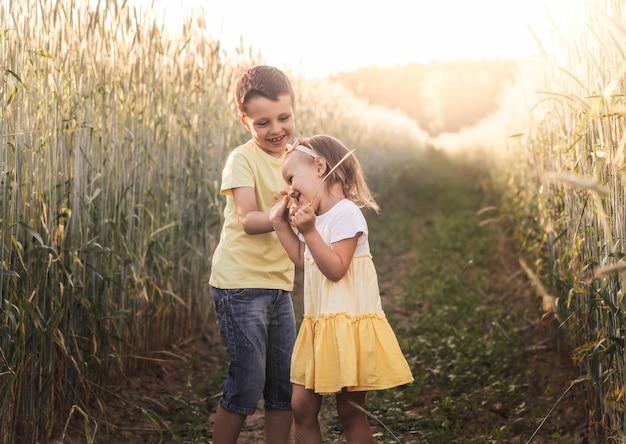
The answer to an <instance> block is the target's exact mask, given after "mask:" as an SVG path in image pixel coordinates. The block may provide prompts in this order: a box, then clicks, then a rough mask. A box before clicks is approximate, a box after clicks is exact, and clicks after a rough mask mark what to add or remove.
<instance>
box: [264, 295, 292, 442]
mask: <svg viewBox="0 0 626 444" xmlns="http://www.w3.org/2000/svg"><path fill="white" fill-rule="evenodd" d="M295 340H296V319H295V315H294V312H293V303H292V301H291V294H290V293H289V292H286V291H281V290H275V293H274V301H273V304H272V313H271V316H270V328H269V332H268V344H267V368H266V372H267V378H266V383H265V388H264V391H263V396H264V398H265V438H266V442H268V443H276V444H282V443H284V444H287V443H288V442H289V436H290V434H291V427H292V424H293V415H292V412H291V380H290V379H291V378H290V374H291V372H290V369H291V353H292V351H293V345H294V342H295Z"/></svg>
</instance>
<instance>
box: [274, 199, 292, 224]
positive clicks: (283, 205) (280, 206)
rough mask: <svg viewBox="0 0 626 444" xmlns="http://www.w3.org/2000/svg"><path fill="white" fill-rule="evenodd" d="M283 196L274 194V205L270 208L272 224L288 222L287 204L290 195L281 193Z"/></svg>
mask: <svg viewBox="0 0 626 444" xmlns="http://www.w3.org/2000/svg"><path fill="white" fill-rule="evenodd" d="M281 194H282V196H279V195H274V205H273V206H272V208H270V212H269V214H270V216H269V217H270V222H271V223H272V226H274V227H275V226H276V225H280V224H282V223H287V222H288V220H289V211H288V210H287V205H288V204H289V199H290V198H289V195H287V193H281Z"/></svg>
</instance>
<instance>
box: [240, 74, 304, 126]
mask: <svg viewBox="0 0 626 444" xmlns="http://www.w3.org/2000/svg"><path fill="white" fill-rule="evenodd" d="M283 94H289V97H291V103H292V105H293V107H294V108H295V105H296V95H295V93H294V91H293V87H292V86H291V81H290V80H289V77H287V76H286V75H285V73H284V72H282V71H281V70H280V69H278V68H275V67H273V66H267V65H258V66H255V67H253V68H250V69H248V70H246V71H244V72H243V73H242V74H241V75H240V76H239V78H238V79H237V85H236V87H235V98H236V101H237V110H238V111H239V115H241V116H244V115H245V114H246V104H247V103H248V101H249V100H250V99H252V98H254V97H258V96H261V97H265V98H267V99H270V100H278V97H279V96H282V95H283Z"/></svg>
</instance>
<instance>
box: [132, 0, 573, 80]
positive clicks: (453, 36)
mask: <svg viewBox="0 0 626 444" xmlns="http://www.w3.org/2000/svg"><path fill="white" fill-rule="evenodd" d="M134 1H135V2H141V3H143V2H142V1H141V0H134ZM583 1H585V0H414V1H412V0H375V1H372V0H360V1H356V0H316V1H309V2H302V1H298V0H289V1H288V0H261V1H260V0H234V1H230V0H219V1H216V0H154V3H155V10H156V11H163V10H165V12H166V13H165V16H166V17H167V20H166V25H167V26H168V27H169V28H171V29H174V30H176V29H181V27H182V22H183V18H184V17H185V16H186V15H188V14H189V13H191V12H192V11H196V13H197V9H198V8H203V10H204V16H205V20H206V23H207V29H208V31H209V33H210V34H211V35H212V36H213V37H215V38H218V39H219V40H220V41H221V43H222V45H223V47H225V48H227V49H230V48H234V47H236V46H237V45H238V44H239V42H240V40H242V41H243V44H244V47H245V48H248V47H252V48H253V49H254V50H255V51H260V52H261V54H262V55H263V57H264V58H265V60H266V62H267V63H268V64H272V65H275V66H277V67H280V68H283V69H285V68H288V69H290V70H293V71H294V72H302V73H304V74H306V75H307V76H311V77H314V76H324V75H327V74H332V73H334V72H338V71H350V70H353V69H356V68H358V67H362V66H371V65H379V66H391V65H396V64H401V63H407V62H424V63H427V62H429V61H432V60H441V61H448V60H460V59H480V58H494V57H517V56H525V55H528V54H530V53H532V52H534V51H536V44H535V42H534V40H533V38H532V36H531V33H530V31H529V26H530V27H531V28H532V29H533V30H534V31H535V32H536V33H538V34H539V35H544V33H545V32H546V28H548V27H549V25H548V23H549V22H548V19H547V17H548V15H547V14H546V12H549V13H550V15H551V16H552V18H553V19H555V20H557V21H559V20H563V19H565V18H566V17H568V16H569V15H571V11H572V10H574V11H576V10H578V11H580V9H581V8H580V5H581V3H582V2H583ZM143 4H145V3H143Z"/></svg>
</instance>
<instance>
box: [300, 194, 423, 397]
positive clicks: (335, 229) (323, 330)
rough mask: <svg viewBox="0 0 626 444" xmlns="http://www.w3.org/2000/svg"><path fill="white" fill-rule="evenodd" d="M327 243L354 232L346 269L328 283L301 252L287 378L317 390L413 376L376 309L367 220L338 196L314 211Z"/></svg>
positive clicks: (374, 386)
mask: <svg viewBox="0 0 626 444" xmlns="http://www.w3.org/2000/svg"><path fill="white" fill-rule="evenodd" d="M316 228H317V230H318V231H319V233H320V234H321V236H322V238H323V239H324V240H325V242H326V243H327V244H328V245H330V244H332V243H334V242H338V241H340V240H343V239H348V238H352V237H354V236H355V235H357V234H359V233H360V235H359V239H358V243H357V248H356V251H355V253H354V258H353V259H352V262H351V263H350V268H349V269H348V272H347V273H346V275H345V276H344V277H343V279H341V280H340V281H339V282H332V281H331V280H329V279H328V278H326V276H324V275H323V274H322V272H321V271H320V270H319V269H318V268H317V266H316V265H315V261H314V260H313V257H312V256H311V254H310V252H309V250H308V248H307V249H306V250H305V253H304V318H303V321H302V325H301V327H300V331H299V332H298V337H297V339H296V344H295V347H294V350H293V354H292V358H291V382H293V383H295V384H299V385H303V386H304V387H305V388H307V389H311V390H314V391H315V392H316V393H319V394H331V393H338V392H340V391H341V390H342V389H343V388H344V387H345V388H346V389H347V390H349V391H367V390H383V389H388V388H392V387H397V386H400V385H404V384H408V383H409V382H412V381H413V375H412V374H411V370H410V368H409V365H408V363H407V361H406V359H405V358H404V355H403V354H402V350H401V349H400V346H399V344H398V340H397V339H396V336H395V334H394V332H393V330H392V328H391V326H390V325H389V322H388V321H387V318H386V317H385V313H384V311H383V309H382V305H381V300H380V292H379V289H378V278H377V275H376V269H375V267H374V262H373V261H372V256H371V254H370V249H369V242H368V230H367V222H366V220H365V217H364V216H363V213H362V212H361V210H360V208H359V207H357V206H356V205H355V204H354V202H352V201H350V200H348V199H344V200H342V201H340V202H339V203H337V204H336V205H335V206H334V207H333V208H331V209H330V210H329V211H327V212H326V213H324V214H322V215H319V216H317V220H316Z"/></svg>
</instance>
